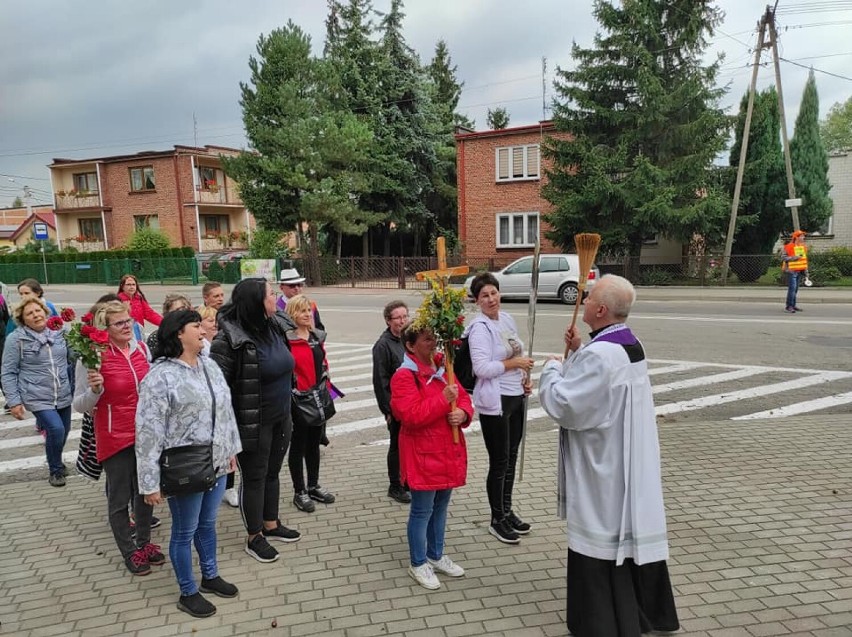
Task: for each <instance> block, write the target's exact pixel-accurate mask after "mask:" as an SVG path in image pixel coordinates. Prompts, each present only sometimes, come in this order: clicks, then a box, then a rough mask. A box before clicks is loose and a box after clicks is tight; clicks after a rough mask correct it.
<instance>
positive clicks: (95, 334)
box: [63, 310, 109, 369]
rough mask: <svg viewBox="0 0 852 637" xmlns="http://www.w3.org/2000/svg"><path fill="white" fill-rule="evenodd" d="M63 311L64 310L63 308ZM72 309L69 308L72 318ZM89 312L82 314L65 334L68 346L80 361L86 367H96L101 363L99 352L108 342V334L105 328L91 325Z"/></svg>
mask: <svg viewBox="0 0 852 637" xmlns="http://www.w3.org/2000/svg"><path fill="white" fill-rule="evenodd" d="M63 312H64V310H63ZM73 313H74V311H73V310H71V315H72V318H73ZM92 321H93V317H92V315H91V313H87V314H84V315H83V318H82V319H81V322H79V323H74V324H73V325H71V328H70V329H69V330H68V333H67V334H66V335H65V341H66V342H67V343H68V347H70V348H71V350H72V351H73V352H75V353H76V354H77V356H78V357H79V358H80V360H81V361H82V363H83V365H84V366H85V367H86V369H97V368H98V367H100V365H101V352H103V351H104V350H105V349H106V346H107V344H108V343H109V335H108V334H107V332H106V330H99V329H98V328H96V327H95V326H94V325H92Z"/></svg>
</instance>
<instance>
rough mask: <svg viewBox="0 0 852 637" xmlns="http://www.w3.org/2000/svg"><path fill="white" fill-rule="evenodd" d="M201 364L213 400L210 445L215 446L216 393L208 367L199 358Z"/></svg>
mask: <svg viewBox="0 0 852 637" xmlns="http://www.w3.org/2000/svg"><path fill="white" fill-rule="evenodd" d="M198 362H199V364H200V365H201V369H202V370H204V378H205V379H207V388H208V389H209V390H210V398H212V399H213V426H212V427H211V428H210V444H211V445H212V444H213V432H214V431H216V392H214V391H213V383H211V382H210V374H208V373H207V367H206V366H205V365H204V360H203V359H202V358H201V357H199V359H198Z"/></svg>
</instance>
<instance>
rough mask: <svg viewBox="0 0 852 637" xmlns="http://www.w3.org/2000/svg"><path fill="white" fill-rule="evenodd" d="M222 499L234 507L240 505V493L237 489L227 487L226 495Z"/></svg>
mask: <svg viewBox="0 0 852 637" xmlns="http://www.w3.org/2000/svg"><path fill="white" fill-rule="evenodd" d="M222 499H223V500H224V501H225V502H227V503H228V504H230V505H231V506H232V507H238V506H240V494H239V493H237V490H236V489H225V497H224V498H222Z"/></svg>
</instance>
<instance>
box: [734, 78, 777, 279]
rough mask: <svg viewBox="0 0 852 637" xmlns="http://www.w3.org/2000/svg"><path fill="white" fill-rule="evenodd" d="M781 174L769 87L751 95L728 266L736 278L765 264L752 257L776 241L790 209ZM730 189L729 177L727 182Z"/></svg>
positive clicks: (741, 121) (744, 104) (737, 144)
mask: <svg viewBox="0 0 852 637" xmlns="http://www.w3.org/2000/svg"><path fill="white" fill-rule="evenodd" d="M747 108H748V94H746V95H744V96H743V98H742V100H741V101H740V112H739V116H738V117H737V122H736V125H735V135H736V136H735V140H734V145H733V147H732V148H731V154H730V164H731V166H732V167H735V166H736V165H737V164H738V163H739V157H740V149H741V148H742V137H743V130H744V129H745V116H746V110H747ZM731 176H733V171H731ZM786 183H787V182H786V181H785V177H784V155H783V150H782V148H781V119H780V115H779V112H778V93H777V92H776V91H775V88H774V87H770V88H768V89H767V90H765V91H762V92H760V93H758V94H756V95H755V96H754V109H753V111H752V118H751V126H750V128H749V136H748V149H747V151H746V162H745V168H744V172H743V183H742V189H741V191H740V203H739V209H738V210H737V230H736V235H735V237H734V243H733V249H732V254H733V255H735V256H734V257H733V258H732V259H731V269H732V270H733V271H734V272H735V273H736V274H737V276H738V277H739V279H740V280H741V281H755V280H757V279H758V278H759V277H761V276H762V275H763V274H765V273H766V269H767V268H768V267H769V262H768V260H766V261H760V262H759V261H756V260H755V258H754V256H755V255H766V254H770V253H771V252H772V247H773V245H774V244H775V242H776V241H777V240H778V234H779V233H780V232H781V230H782V229H783V228H784V226H785V224H786V223H787V219H788V217H789V212H788V211H787V209H786V208H785V207H784V199H785V198H786V196H787V186H786ZM731 184H732V185H731V190H732V191H733V181H732V182H731Z"/></svg>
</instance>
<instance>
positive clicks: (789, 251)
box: [781, 230, 808, 314]
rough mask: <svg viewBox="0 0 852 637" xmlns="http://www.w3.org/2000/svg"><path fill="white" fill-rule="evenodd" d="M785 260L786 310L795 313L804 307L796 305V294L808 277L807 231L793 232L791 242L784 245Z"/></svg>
mask: <svg viewBox="0 0 852 637" xmlns="http://www.w3.org/2000/svg"><path fill="white" fill-rule="evenodd" d="M781 259H782V261H783V262H784V263H783V265H782V268H783V269H785V270H786V271H787V304H786V306H785V307H784V311H785V312H789V313H790V314H795V313H796V312H801V311H802V309H801V308H800V307H799V306H798V305H796V294H797V293H798V291H799V282H800V281H806V280H807V279H808V247H807V246H806V245H805V233H804V232H803V231H801V230H796V231H795V232H793V236H792V238H791V239H790V243H788V244H786V245H785V246H784V254H783V255H782V256H781Z"/></svg>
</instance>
